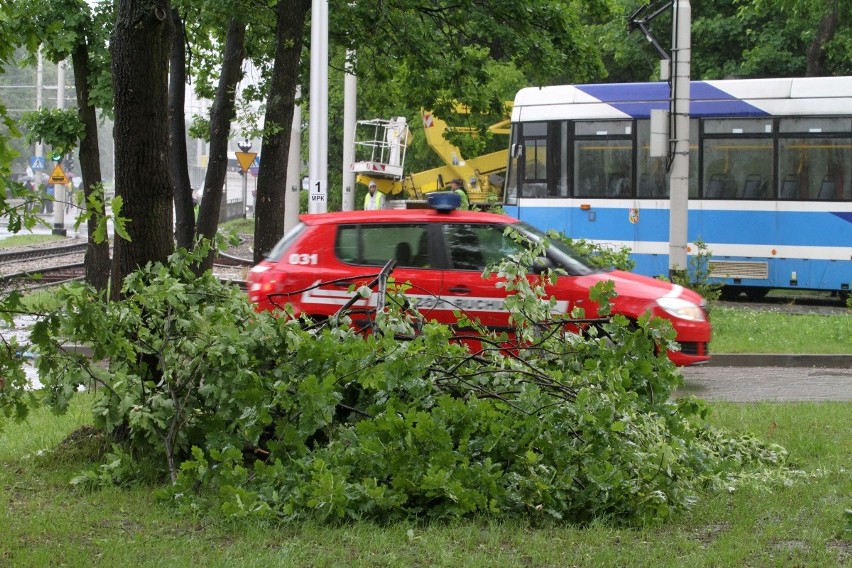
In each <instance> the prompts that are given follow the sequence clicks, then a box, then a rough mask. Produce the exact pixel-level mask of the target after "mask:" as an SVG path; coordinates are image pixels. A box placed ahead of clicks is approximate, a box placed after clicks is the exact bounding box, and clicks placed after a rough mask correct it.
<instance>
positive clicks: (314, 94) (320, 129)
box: [308, 0, 328, 213]
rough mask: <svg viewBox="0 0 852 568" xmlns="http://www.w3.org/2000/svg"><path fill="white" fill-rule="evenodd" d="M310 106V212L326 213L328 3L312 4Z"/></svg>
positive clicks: (315, 0) (320, 0)
mask: <svg viewBox="0 0 852 568" xmlns="http://www.w3.org/2000/svg"><path fill="white" fill-rule="evenodd" d="M323 56H325V57H323ZM323 82H325V86H323ZM310 104H311V107H310V144H309V145H310V149H309V152H308V155H309V159H310V167H309V170H310V171H309V176H310V187H309V188H308V212H309V213H324V212H325V211H327V209H328V113H327V109H328V0H313V1H312V4H311V101H310ZM323 166H325V167H323Z"/></svg>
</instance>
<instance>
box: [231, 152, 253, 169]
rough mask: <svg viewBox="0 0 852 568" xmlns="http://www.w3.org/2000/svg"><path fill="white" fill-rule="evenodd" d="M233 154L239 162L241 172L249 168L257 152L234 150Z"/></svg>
mask: <svg viewBox="0 0 852 568" xmlns="http://www.w3.org/2000/svg"><path fill="white" fill-rule="evenodd" d="M234 154H235V155H236V156H237V161H238V162H239V163H240V167H241V168H242V169H243V173H245V172H247V171H248V170H249V168H250V167H251V165H252V164H253V163H254V159H255V158H256V157H257V152H234Z"/></svg>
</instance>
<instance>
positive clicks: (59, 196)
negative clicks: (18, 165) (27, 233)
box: [52, 61, 68, 237]
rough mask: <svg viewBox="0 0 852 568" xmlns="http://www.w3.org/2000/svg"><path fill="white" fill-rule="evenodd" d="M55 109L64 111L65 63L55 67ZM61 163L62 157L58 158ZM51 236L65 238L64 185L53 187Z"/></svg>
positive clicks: (59, 184) (61, 62) (58, 184)
mask: <svg viewBox="0 0 852 568" xmlns="http://www.w3.org/2000/svg"><path fill="white" fill-rule="evenodd" d="M56 108H57V109H59V110H63V109H65V62H64V61H60V62H59V65H57V66H56ZM59 163H60V164H61V163H62V157H61V156H60V158H59ZM52 232H53V234H54V235H60V236H63V237H64V236H67V234H68V233H67V232H66V231H65V185H63V184H61V183H57V184H55V185H54V186H53V231H52Z"/></svg>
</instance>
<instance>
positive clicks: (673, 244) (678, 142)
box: [669, 0, 692, 275]
mask: <svg viewBox="0 0 852 568" xmlns="http://www.w3.org/2000/svg"><path fill="white" fill-rule="evenodd" d="M691 26H692V8H691V6H690V4H689V0H675V3H674V18H673V24H672V101H673V111H674V112H673V114H674V116H673V121H672V123H673V126H674V131H673V132H672V137H671V138H672V142H673V144H674V155H673V156H672V169H671V175H670V181H669V191H670V194H669V200H670V201H669V203H670V205H669V207H670V210H669V274H670V275H673V274H674V273H675V272H682V271H686V270H687V254H686V247H687V225H688V217H689V100H690V85H689V80H690V64H691V46H690V44H691V42H692V32H691Z"/></svg>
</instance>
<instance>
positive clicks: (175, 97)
mask: <svg viewBox="0 0 852 568" xmlns="http://www.w3.org/2000/svg"><path fill="white" fill-rule="evenodd" d="M171 16H172V25H174V28H175V36H174V39H173V40H172V49H171V57H170V58H169V148H170V151H169V164H170V167H169V173H170V175H171V180H172V187H173V188H174V192H175V239H176V240H177V246H178V247H180V248H185V249H187V250H189V249H191V248H192V244H193V240H194V239H195V208H194V206H193V203H192V184H191V183H190V181H189V169H188V167H187V158H186V113H185V112H184V100H185V97H186V47H185V45H186V29H185V27H184V23H183V20H181V18H180V15H179V14H178V11H177V10H175V9H174V8H172V13H171Z"/></svg>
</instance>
